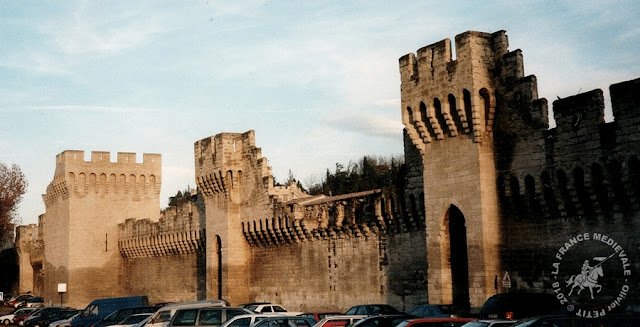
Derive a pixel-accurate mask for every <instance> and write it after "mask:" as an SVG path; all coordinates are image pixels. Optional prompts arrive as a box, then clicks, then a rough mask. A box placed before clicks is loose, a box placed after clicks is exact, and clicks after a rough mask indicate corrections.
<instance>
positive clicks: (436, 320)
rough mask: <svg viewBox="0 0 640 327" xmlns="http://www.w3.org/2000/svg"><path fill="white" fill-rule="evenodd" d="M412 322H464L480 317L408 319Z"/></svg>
mask: <svg viewBox="0 0 640 327" xmlns="http://www.w3.org/2000/svg"><path fill="white" fill-rule="evenodd" d="M408 320H409V321H411V322H416V323H419V322H447V321H458V322H462V321H476V320H478V319H476V318H444V317H442V318H435V317H434V318H416V319H408Z"/></svg>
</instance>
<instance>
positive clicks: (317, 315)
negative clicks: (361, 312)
mask: <svg viewBox="0 0 640 327" xmlns="http://www.w3.org/2000/svg"><path fill="white" fill-rule="evenodd" d="M337 315H342V312H335V311H324V312H305V313H303V314H301V316H306V317H311V318H313V319H314V320H315V321H320V320H322V319H324V318H325V317H329V316H337Z"/></svg>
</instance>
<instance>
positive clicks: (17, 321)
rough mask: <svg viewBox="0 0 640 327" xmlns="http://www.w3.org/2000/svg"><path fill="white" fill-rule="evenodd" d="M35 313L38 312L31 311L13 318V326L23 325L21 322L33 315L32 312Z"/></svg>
mask: <svg viewBox="0 0 640 327" xmlns="http://www.w3.org/2000/svg"><path fill="white" fill-rule="evenodd" d="M36 311H38V310H34V311H31V312H28V313H25V314H21V315H19V316H15V317H13V324H14V325H19V326H22V325H23V323H22V322H23V321H24V320H25V319H26V318H27V317H29V316H30V315H31V314H32V313H34V312H36Z"/></svg>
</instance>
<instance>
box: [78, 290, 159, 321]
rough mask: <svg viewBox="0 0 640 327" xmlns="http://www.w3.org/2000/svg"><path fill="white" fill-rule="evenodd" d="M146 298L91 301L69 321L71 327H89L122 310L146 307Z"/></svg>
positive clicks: (133, 297)
mask: <svg viewBox="0 0 640 327" xmlns="http://www.w3.org/2000/svg"><path fill="white" fill-rule="evenodd" d="M148 305H149V299H147V297H146V296H127V297H114V298H105V299H96V300H93V301H91V303H89V305H87V307H86V308H85V309H84V310H83V311H82V313H81V314H80V315H79V316H78V317H76V318H74V319H73V320H72V321H71V327H90V326H91V325H93V324H95V323H96V322H98V321H100V320H101V319H103V318H104V317H106V316H108V315H110V314H111V313H113V312H114V311H116V310H118V309H122V308H131V307H141V306H148Z"/></svg>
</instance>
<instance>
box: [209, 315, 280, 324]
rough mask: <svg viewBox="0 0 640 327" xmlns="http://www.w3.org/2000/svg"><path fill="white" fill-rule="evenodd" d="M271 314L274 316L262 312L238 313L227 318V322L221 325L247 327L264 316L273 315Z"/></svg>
mask: <svg viewBox="0 0 640 327" xmlns="http://www.w3.org/2000/svg"><path fill="white" fill-rule="evenodd" d="M273 316H274V315H273V314H262V313H251V314H246V315H239V316H235V317H233V318H231V319H229V320H227V322H225V323H224V324H222V326H221V327H249V326H252V325H253V324H255V323H257V322H258V321H260V320H262V319H264V318H267V317H273Z"/></svg>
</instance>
